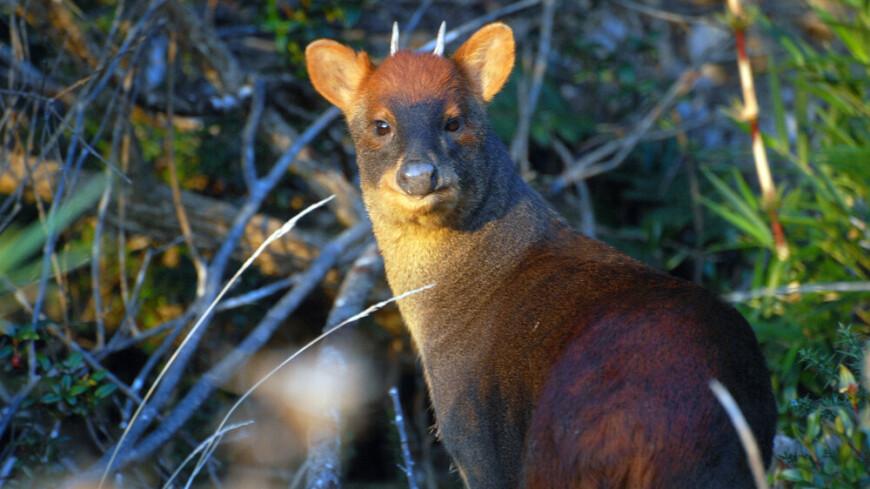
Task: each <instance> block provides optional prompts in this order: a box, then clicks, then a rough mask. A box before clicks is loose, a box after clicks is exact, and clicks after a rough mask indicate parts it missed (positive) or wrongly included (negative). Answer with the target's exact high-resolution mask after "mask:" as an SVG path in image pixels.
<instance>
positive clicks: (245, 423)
mask: <svg viewBox="0 0 870 489" xmlns="http://www.w3.org/2000/svg"><path fill="white" fill-rule="evenodd" d="M252 424H254V420H250V419H249V420H247V421H242V422H241V423H234V424H231V425H229V426H227V427H226V428H224V429H222V430H220V431H218V432H217V433H215V434H213V435H211V436H209V437H208V438H206V439H205V440H203V441H202V443H200V444H199V445H197V446H196V448H195V449H194V450H193V451H192V452H190V455H188V456H187V457H186V458H185V459H184V461H182V462H181V464H180V465H179V466H178V468H177V469H175V472H173V473H172V475H170V476H169V479H167V480H166V482H165V483H164V484H163V489H167V488H169V487H172V481H174V480H175V478H176V477H178V474H180V473H181V471H182V470H183V469H184V467H186V466H187V464H188V463H189V462H190V461H191V460H193V457H195V456H196V454H197V453H199V452H201V451H203V450H204V449H205V448H206V447H208V446H209V444H210V443H211V442H212V440H214V439H215V438H217V437H219V436H224V434H226V433H229V432H230V431H234V430H238V429H240V428H244V427H245V426H249V425H252Z"/></svg>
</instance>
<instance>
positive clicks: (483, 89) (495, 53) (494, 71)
mask: <svg viewBox="0 0 870 489" xmlns="http://www.w3.org/2000/svg"><path fill="white" fill-rule="evenodd" d="M453 59H454V61H456V63H457V64H459V66H460V68H461V69H462V71H463V72H464V73H465V75H466V76H467V77H468V78H469V80H470V81H471V82H472V83H473V84H474V85H475V88H476V89H477V92H478V93H479V94H480V96H481V97H483V100H484V102H489V101H490V100H492V98H493V97H495V94H497V93H498V91H499V90H501V87H502V86H503V85H504V82H505V81H507V79H508V76H510V74H511V69H512V68H513V67H514V33H513V31H512V30H511V28H510V27H508V26H507V25H505V24H502V23H501V22H495V23H492V24H488V25H485V26H483V27H481V28H480V30H478V31H477V32H475V33H474V35H472V36H471V37H470V38H469V39H468V40H467V41H465V43H464V44H463V45H462V46H460V47H459V50H457V51H456V54H454V55H453Z"/></svg>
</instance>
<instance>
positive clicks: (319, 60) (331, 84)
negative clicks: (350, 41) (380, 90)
mask: <svg viewBox="0 0 870 489" xmlns="http://www.w3.org/2000/svg"><path fill="white" fill-rule="evenodd" d="M305 65H306V67H307V68H308V76H309V77H310V78H311V84H312V85H314V88H315V90H317V91H318V93H320V95H323V97H324V98H325V99H326V100H329V101H330V102H331V103H332V104H334V105H335V106H337V107H338V108H339V109H341V110H342V112H344V113H345V114H347V113H348V111H349V109H351V107H352V106H353V101H354V99H355V97H356V91H357V89H358V88H359V85H360V83H361V82H362V80H363V79H364V78H365V77H366V75H368V73H369V72H370V71H371V70H372V63H371V61H370V60H369V56H368V54H366V53H365V52H364V51H360V52H358V53H357V52H355V51H354V50H353V49H351V48H349V47H347V46H345V45H343V44H341V43H338V42H335V41H333V40H331V39H318V40H316V41H314V42H312V43H311V44H309V45H308V47H306V48H305Z"/></svg>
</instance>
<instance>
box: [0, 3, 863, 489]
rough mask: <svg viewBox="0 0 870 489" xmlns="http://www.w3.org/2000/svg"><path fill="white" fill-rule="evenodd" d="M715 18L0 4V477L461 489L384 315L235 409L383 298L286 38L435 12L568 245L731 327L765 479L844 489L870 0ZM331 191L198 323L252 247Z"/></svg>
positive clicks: (334, 134) (445, 9) (374, 51)
mask: <svg viewBox="0 0 870 489" xmlns="http://www.w3.org/2000/svg"><path fill="white" fill-rule="evenodd" d="M730 3H734V4H738V3H740V4H742V12H739V13H738V14H735V12H734V11H733V10H729V8H728V7H727V6H726V4H725V2H722V1H714V0H685V1H677V0H649V1H644V0H612V1H593V0H576V1H568V0H561V1H554V0H524V1H518V2H509V1H495V0H481V1H472V0H465V1H451V2H446V1H433V0H429V1H425V0H424V1H395V2H377V1H374V0H365V1H362V2H352V1H343V0H334V1H333V0H329V1H315V0H309V1H305V0H300V1H294V0H268V1H261V2H246V1H240V0H235V1H234V0H201V1H190V2H181V1H172V0H163V1H160V0H156V1H150V2H149V1H144V0H126V1H124V0H122V1H118V2H114V1H108V0H92V1H91V0H87V1H86V0H75V1H73V0H26V1H17V2H16V1H8V0H7V1H4V2H2V4H0V26H2V27H0V29H2V31H0V104H2V116H0V138H2V145H0V405H2V409H0V487H10V488H19V487H49V485H50V484H51V485H58V484H61V483H64V481H66V482H65V483H66V484H67V485H69V486H70V487H72V486H73V485H74V484H79V485H78V486H76V487H96V485H95V484H92V482H93V481H94V480H95V478H97V479H98V478H99V476H100V474H101V473H102V472H103V471H104V469H105V467H106V464H107V462H108V460H109V458H110V457H111V456H112V454H113V453H115V452H116V453H117V457H115V460H114V463H113V468H112V470H111V471H110V472H111V473H110V475H109V477H108V483H107V485H106V487H110V486H111V487H116V488H121V487H125V488H126V487H130V488H150V487H163V486H167V487H182V486H183V485H184V484H186V483H189V484H191V485H192V486H194V487H226V488H249V487H251V488H252V487H257V488H272V487H276V488H277V487H311V488H315V487H324V488H325V487H348V488H400V487H409V483H410V482H413V483H414V484H415V485H416V487H425V488H427V489H433V488H439V487H448V488H449V487H460V486H461V484H460V481H459V478H458V476H457V474H455V473H454V472H453V471H451V467H450V463H449V459H448V457H447V455H446V453H445V452H444V450H443V448H442V447H441V445H440V444H439V442H438V440H437V439H436V436H435V431H434V429H433V425H434V420H433V418H432V414H431V410H430V408H429V401H428V399H427V397H426V391H425V385H424V382H423V380H422V375H421V370H420V365H419V362H418V360H417V358H416V354H415V353H414V349H413V345H412V344H411V342H410V339H409V336H408V334H407V332H406V331H405V330H404V329H403V325H402V322H401V318H400V317H399V315H398V312H397V310H396V309H395V306H394V305H387V306H386V307H384V308H382V309H380V310H378V311H377V312H374V313H372V314H367V315H366V317H365V318H363V319H361V320H359V321H355V322H353V323H351V324H350V325H348V326H346V327H343V328H342V329H341V330H339V331H337V332H335V333H334V334H331V335H329V336H328V337H327V338H326V339H325V340H324V341H322V342H320V343H318V344H317V345H315V346H314V347H313V348H311V349H308V350H307V351H305V352H304V353H302V354H301V355H299V356H298V358H295V359H294V360H293V361H292V362H290V363H289V364H288V365H287V366H286V367H284V368H282V369H280V370H278V372H277V373H276V374H275V375H274V376H272V377H270V378H269V380H268V381H266V382H265V383H263V384H262V386H258V387H257V389H256V390H255V391H253V393H252V394H251V396H250V397H249V398H246V399H243V397H242V396H243V394H244V393H245V392H246V391H247V390H248V389H250V388H251V387H253V386H255V385H256V384H257V383H258V381H260V380H261V379H262V378H264V376H265V375H266V374H267V373H268V372H269V371H270V370H272V369H273V368H275V367H276V365H279V364H280V363H281V362H282V361H284V360H285V359H287V358H288V357H290V356H291V355H293V354H294V353H295V352H296V351H297V350H298V349H299V348H301V347H302V346H303V345H305V344H306V343H307V342H309V341H310V340H312V339H314V338H315V337H317V336H318V335H320V334H321V333H322V332H324V331H328V330H330V328H332V327H333V326H336V325H338V324H340V323H341V322H342V321H344V320H346V319H348V318H350V317H351V316H353V315H355V314H357V313H359V312H360V311H362V310H364V309H365V308H366V307H368V306H369V305H370V304H373V303H376V302H378V301H382V300H386V299H388V298H389V297H390V292H389V289H388V288H387V286H386V284H385V282H384V279H383V269H382V266H383V265H382V263H381V261H380V258H379V257H378V255H377V250H376V248H375V247H374V245H373V241H372V237H371V233H370V230H369V225H368V223H367V221H366V217H365V211H364V209H363V206H362V204H361V201H360V196H359V191H358V186H357V171H356V168H355V163H354V150H353V147H352V144H351V141H350V139H349V137H348V134H347V131H346V128H345V126H344V123H343V121H342V120H341V118H340V116H339V115H338V113H337V111H336V110H335V109H332V108H330V106H329V105H328V104H327V102H326V101H325V100H323V99H322V98H321V97H320V96H318V95H317V94H316V93H315V92H314V90H313V89H312V87H311V86H310V83H309V81H308V79H307V75H306V72H305V66H304V59H303V52H304V48H305V46H306V44H307V43H309V42H310V41H312V40H314V39H317V38H321V37H328V38H333V39H337V40H340V41H341V42H344V43H346V44H349V45H351V46H353V47H354V48H357V49H365V50H366V51H368V52H369V53H370V54H371V55H372V56H373V57H374V58H375V59H380V58H382V57H383V56H384V55H385V54H386V53H387V52H388V50H389V32H390V27H391V24H392V22H393V21H394V20H396V21H398V22H399V25H400V28H401V30H402V42H403V46H404V47H406V48H409V49H415V48H418V47H421V46H423V45H424V44H426V43H427V42H429V41H430V40H431V39H432V38H433V37H434V34H435V32H436V30H437V28H438V25H439V24H440V23H441V21H442V20H446V22H447V29H448V46H447V52H448V53H450V52H452V51H453V50H454V49H456V47H458V45H459V44H460V43H461V41H462V40H464V39H465V38H467V36H468V35H469V34H470V33H471V32H473V31H474V30H476V29H477V28H478V27H480V26H481V25H483V24H485V23H487V22H490V21H493V20H501V21H503V22H506V23H508V24H509V25H510V26H511V27H512V28H513V29H514V32H515V35H516V38H517V41H518V45H517V49H518V52H517V64H516V67H515V69H514V71H513V75H512V76H511V78H510V81H509V82H508V84H507V86H506V88H505V89H504V90H503V91H502V92H501V93H500V94H499V95H498V96H497V97H496V98H495V100H494V101H493V103H492V104H491V106H490V109H489V112H490V117H491V122H492V125H493V127H494V129H495V130H496V131H497V133H498V134H499V136H500V137H501V138H502V140H503V141H505V143H506V144H507V145H508V146H509V148H510V150H511V155H512V157H513V158H514V160H515V161H516V162H517V165H518V166H519V168H520V169H521V171H522V172H523V175H524V176H525V177H526V179H527V180H528V181H529V182H530V184H531V185H532V186H534V187H535V188H537V189H538V190H539V191H540V192H541V193H542V194H543V195H545V197H546V198H547V199H548V200H549V201H550V202H551V203H552V205H554V206H555V207H556V208H557V209H558V210H559V211H560V212H561V213H562V214H563V215H564V216H566V218H567V219H568V220H569V221H570V222H571V223H572V225H573V226H575V227H576V228H577V229H578V230H581V231H583V232H584V233H586V234H588V235H591V236H594V237H597V238H598V239H601V240H603V241H605V242H608V243H610V244H612V245H613V246H615V247H616V248H618V249H620V250H622V251H624V252H626V253H628V254H630V255H632V256H634V257H636V258H638V259H640V260H642V261H644V262H646V263H648V264H650V265H652V266H654V267H657V268H659V269H662V270H665V271H667V272H668V273H671V274H673V275H676V276H679V277H682V278H685V279H687V280H692V281H695V282H698V283H700V284H703V285H704V286H705V287H708V288H710V289H711V290H713V291H715V292H716V293H718V294H720V295H721V296H722V297H723V299H724V300H726V301H729V302H731V303H733V304H734V305H735V306H736V307H737V308H738V309H740V311H741V312H742V313H743V314H744V315H745V316H746V317H747V319H748V320H749V322H750V323H751V324H752V325H753V327H754V329H755V332H756V334H757V336H758V338H759V340H760V342H761V345H762V348H763V350H764V353H765V355H766V358H767V361H768V366H769V368H770V372H771V376H772V381H773V385H774V389H775V391H776V396H777V400H778V403H779V413H780V419H779V433H780V435H779V436H778V437H777V448H776V452H777V455H776V458H775V461H774V464H773V466H772V467H771V469H770V471H769V480H770V482H771V484H773V485H774V486H775V487H820V488H821V487H824V488H853V487H868V486H870V476H868V473H867V467H868V466H870V441H868V440H870V411H868V403H867V400H868V385H867V377H866V376H867V375H868V371H870V368H868V367H867V363H866V362H867V359H866V356H865V354H864V352H863V351H862V350H864V348H865V345H866V341H867V338H868V334H870V277H868V275H870V252H868V251H870V231H868V227H867V226H868V220H870V203H868V188H870V186H868V183H870V123H868V120H870V105H868V99H870V84H868V77H870V2H868V1H866V0H806V1H800V0H767V1H759V2H733V1H732V2H730ZM738 48H741V49H740V50H742V52H743V53H744V54H745V60H746V61H747V62H748V63H749V64H750V65H751V69H752V73H753V76H754V82H755V83H754V89H753V90H752V93H754V94H755V97H757V99H758V110H757V112H756V113H757V122H758V127H759V128H760V134H761V136H762V137H763V143H764V153H765V154H766V156H767V159H768V160H769V168H770V173H771V175H772V179H771V182H770V183H771V184H772V185H773V186H772V188H771V187H770V185H762V184H760V183H759V177H758V175H759V173H758V167H757V159H756V158H755V157H754V156H753V152H752V139H751V130H750V129H751V128H752V127H753V125H754V120H755V118H754V117H753V112H752V111H751V110H750V111H747V110H744V101H745V99H744V97H745V94H744V91H743V89H742V88H741V83H740V79H739V77H738V69H737V57H738V51H739V50H738ZM330 195H335V199H334V200H332V201H331V202H330V203H328V204H327V205H326V206H324V207H321V208H319V209H317V210H313V211H312V212H311V213H310V214H307V215H305V216H304V217H302V218H301V219H300V220H299V222H298V225H297V226H296V227H295V228H294V229H292V230H291V231H290V232H289V233H287V234H285V235H283V236H282V237H280V238H279V239H277V240H276V241H275V242H274V243H272V244H271V245H270V246H269V247H268V249H267V250H266V251H265V252H264V253H263V254H262V255H260V256H259V257H258V258H257V259H256V260H255V261H254V262H253V265H252V266H251V267H250V269H248V270H247V271H246V272H245V273H244V274H243V275H242V276H241V277H240V279H239V280H238V282H237V283H235V285H234V286H233V287H232V288H231V289H230V290H229V291H228V293H227V294H226V295H225V296H224V297H223V298H222V300H220V302H218V303H217V306H216V307H215V308H214V309H213V310H211V311H207V310H208V307H209V305H210V304H212V303H213V302H214V300H215V299H216V298H217V296H218V293H219V292H220V290H221V288H222V287H223V286H224V284H226V283H227V282H228V281H229V280H230V278H231V276H232V275H233V274H234V273H235V272H236V270H238V268H239V267H240V266H241V264H242V262H243V261H244V260H246V259H247V258H248V257H250V256H251V255H252V253H253V252H254V250H255V249H256V248H257V247H258V246H260V245H262V244H263V243H264V241H265V239H266V238H267V236H269V234H271V233H272V232H274V231H276V230H278V229H279V228H280V227H281V225H282V224H284V222H285V221H286V220H287V219H289V218H291V217H293V216H295V215H297V214H298V213H299V212H301V211H302V210H303V209H305V208H306V207H308V206H309V205H311V204H314V203H315V202H317V201H319V200H321V199H323V198H325V197H328V196H330ZM194 323H197V327H196V328H195V329H193V328H192V326H193V325H194ZM185 338H186V340H185ZM182 341H184V343H182ZM182 345H183V348H180V347H181V346H182ZM176 352H177V353H176ZM174 353H175V354H176V357H174V361H173V362H172V364H171V365H169V367H168V368H166V371H165V375H164V376H162V379H161V382H160V383H159V385H158V386H157V388H156V389H155V390H154V392H153V394H152V395H150V396H149V398H150V399H151V402H150V403H149V404H148V405H147V407H144V408H143V409H141V414H140V415H139V416H136V419H135V420H134V421H135V422H132V423H131V420H133V418H134V413H136V412H137V408H139V407H140V406H141V403H142V400H143V398H144V397H145V396H146V393H147V392H148V390H149V388H150V387H151V386H152V385H153V384H154V382H155V379H157V376H158V374H160V372H161V371H162V370H163V369H164V368H165V366H166V365H167V361H168V360H169V358H170V357H172V356H173V354H174ZM393 386H395V387H396V388H397V389H396V391H395V395H394V396H392V397H391V396H390V395H389V394H388V392H389V389H390V387H393ZM239 400H243V402H241V403H240V404H239V405H238V408H237V409H234V412H233V413H232V415H231V416H229V418H228V419H227V422H226V424H225V425H223V426H222V425H221V420H222V419H224V418H225V416H227V413H229V412H230V409H231V407H232V406H233V404H234V403H235V402H237V401H239ZM397 407H399V408H400V409H401V410H402V411H404V416H398V417H397V410H396V408H397ZM397 420H398V421H399V422H397ZM222 429H225V430H226V431H225V436H224V437H223V438H222V440H221V443H220V444H217V445H214V446H212V445H203V442H204V440H208V439H209V438H210V437H212V435H213V434H214V433H216V432H217V431H221V430H222ZM125 431H127V433H126V436H125V437H124V439H125V442H124V443H123V444H122V445H121V446H120V448H117V444H118V442H119V440H120V439H121V436H122V433H124V432H125ZM197 447H198V448H197ZM116 448H117V450H116ZM212 449H214V452H213V454H211V456H210V457H203V458H202V459H200V458H199V453H206V454H209V453H210V452H211V450H212ZM403 449H406V450H407V455H408V456H409V457H403ZM194 454H195V455H194ZM188 458H189V459H190V460H189V461H188V462H187V464H186V465H183V466H182V464H183V462H185V459H188ZM408 459H410V460H413V467H410V465H409V464H408ZM200 460H201V463H200ZM406 469H410V470H406ZM174 474H175V475H174ZM409 474H410V478H411V481H409V479H408V477H409ZM194 475H195V477H194ZM75 477H78V479H75V480H77V481H78V482H70V481H71V480H73V478H75ZM88 481H89V482H88Z"/></svg>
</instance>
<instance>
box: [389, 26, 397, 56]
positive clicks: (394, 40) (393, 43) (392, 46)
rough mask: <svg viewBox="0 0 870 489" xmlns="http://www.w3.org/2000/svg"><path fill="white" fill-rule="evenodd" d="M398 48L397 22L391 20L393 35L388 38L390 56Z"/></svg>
mask: <svg viewBox="0 0 870 489" xmlns="http://www.w3.org/2000/svg"><path fill="white" fill-rule="evenodd" d="M398 50H399V23H398V22H395V21H394V22H393V37H392V38H391V39H390V56H392V55H394V54H396V52H397V51H398Z"/></svg>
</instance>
